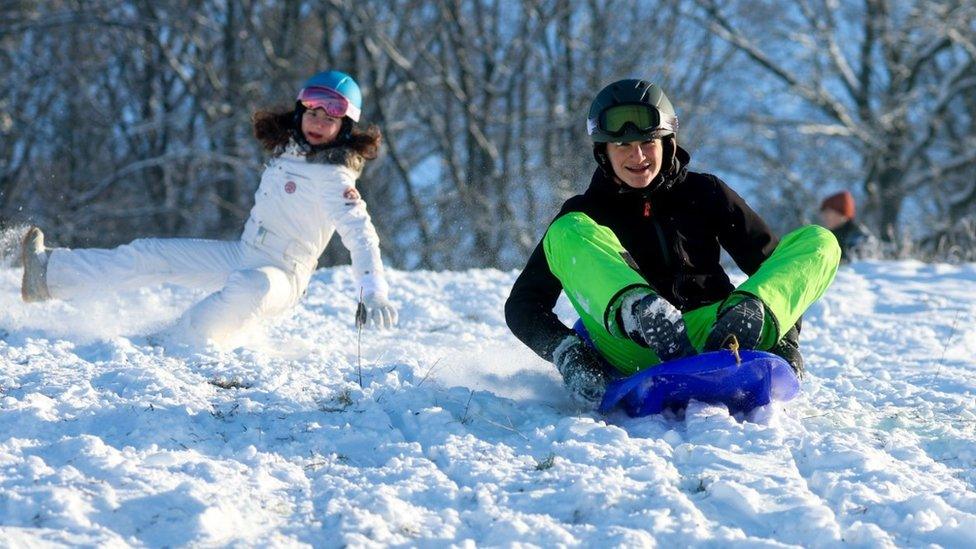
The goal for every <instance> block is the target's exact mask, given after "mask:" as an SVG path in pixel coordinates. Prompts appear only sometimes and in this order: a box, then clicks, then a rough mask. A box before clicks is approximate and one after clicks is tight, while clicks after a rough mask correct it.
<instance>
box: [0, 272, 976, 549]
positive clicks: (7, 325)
mask: <svg viewBox="0 0 976 549" xmlns="http://www.w3.org/2000/svg"><path fill="white" fill-rule="evenodd" d="M514 276H515V275H514V273H506V272H499V271H493V270H476V271H467V272H393V273H391V277H390V278H391V284H392V286H393V288H394V295H393V297H394V300H395V301H396V302H397V303H398V304H399V305H400V306H401V321H402V325H401V327H400V328H399V329H397V330H394V331H389V332H384V333H370V332H367V333H364V335H363V338H362V351H361V354H360V353H357V337H356V333H355V331H354V330H353V329H352V328H351V324H352V318H353V310H354V301H353V299H354V296H355V295H356V292H355V290H354V288H353V282H352V277H351V273H350V271H349V270H348V269H346V268H337V269H329V270H323V271H320V272H319V273H317V274H316V276H315V279H314V280H313V283H312V285H311V287H310V288H309V292H308V296H307V299H306V300H305V301H304V302H303V304H302V305H301V306H300V308H299V309H298V310H297V311H295V312H294V314H292V315H290V316H289V317H287V318H284V319H280V320H279V321H277V322H274V323H271V324H269V325H266V326H263V327H260V328H259V329H257V330H254V331H253V332H252V333H249V334H245V335H244V337H243V338H242V343H243V344H244V345H243V346H242V347H240V348H238V349H236V350H233V351H219V350H216V349H170V350H163V349H160V348H158V347H153V346H152V345H149V344H147V343H146V338H145V337H144V336H145V334H148V333H150V332H153V331H154V330H156V329H158V328H159V327H161V326H163V325H165V323H166V322H167V321H170V320H172V319H173V318H175V316H176V315H177V314H178V313H179V311H180V310H181V309H182V308H183V307H185V306H187V305H188V304H189V303H191V302H192V301H193V300H194V299H195V298H196V297H198V296H196V295H194V294H191V293H189V292H186V291H183V290H178V289H172V288H163V289H153V290H147V291H143V292H140V293H136V294H131V295H123V296H105V298H104V299H103V300H102V301H100V302H91V303H82V302H75V303H58V302H53V303H45V304H41V305H32V306H26V305H24V304H22V303H20V300H19V296H18V283H19V272H17V271H16V270H13V269H9V268H5V269H0V544H2V545H5V546H8V545H15V546H17V545H21V544H23V545H35V544H45V542H50V543H55V544H83V545H99V546H124V545H148V546H164V545H185V544H205V545H206V544H227V543H234V542H240V543H244V544H246V545H254V546H264V545H275V546H293V545H304V544H307V545H311V546H321V547H338V546H343V545H352V546H370V545H407V546H413V545H423V546H448V545H466V546H471V545H479V546H481V545H511V544H516V543H528V544H536V545H539V546H553V545H575V544H580V545H587V546H627V547H633V546H654V545H660V546H664V547H669V546H685V545H691V546H713V547H719V546H720V547H728V546H748V547H756V546H780V544H795V545H803V546H838V545H842V544H843V545H853V546H867V547H884V546H891V545H898V546H923V545H929V544H934V545H941V546H946V547H962V546H970V547H972V546H974V545H976V360H974V356H976V265H965V266H945V265H925V264H921V263H914V262H876V263H875V262H871V263H859V264H856V265H854V266H853V267H845V268H843V269H842V270H841V272H840V273H839V275H838V278H837V281H836V283H835V285H834V286H833V288H832V289H831V290H830V291H829V292H828V294H827V296H826V297H825V298H824V299H823V300H821V301H820V302H819V303H817V304H815V305H814V307H813V308H812V309H811V311H810V312H809V314H808V315H807V316H806V317H805V321H804V325H803V336H802V340H803V345H804V350H805V356H806V359H807V365H808V370H809V376H808V378H807V380H806V381H805V383H804V385H803V394H802V395H801V396H800V397H799V398H798V399H797V400H794V401H793V402H790V403H788V404H787V405H785V406H783V405H777V406H770V407H767V408H763V409H759V410H757V411H755V412H753V413H752V414H750V415H749V416H748V417H746V418H735V417H730V416H729V415H728V413H727V411H726V410H725V409H723V408H721V407H715V406H707V405H693V406H692V407H691V408H689V409H688V411H687V413H686V414H685V415H684V416H683V417H674V416H670V417H661V416H656V417H647V418H640V419H631V418H627V417H626V416H624V415H622V414H615V415H611V416H609V417H604V416H601V415H597V414H594V413H592V412H586V411H581V410H579V409H578V408H577V407H576V406H575V405H574V403H573V402H572V401H571V400H570V399H569V398H567V396H566V394H565V393H564V391H563V389H562V387H561V385H560V381H559V379H558V376H557V374H556V373H555V370H554V368H552V366H551V365H549V364H547V363H545V362H543V361H542V360H540V359H538V358H537V357H535V355H533V354H532V353H531V352H530V351H529V350H527V349H526V348H524V347H523V346H522V345H521V344H520V343H519V342H518V341H517V340H516V339H515V338H514V337H513V336H512V335H511V334H510V333H509V332H508V330H507V328H506V327H505V323H504V319H503V312H502V306H503V303H504V300H505V297H506V296H507V294H508V289H509V287H510V285H511V283H512V281H513V280H514ZM561 313H562V314H564V315H565V317H566V318H567V320H568V319H569V317H570V316H571V315H570V313H571V311H570V310H569V309H568V307H567V306H566V305H565V304H562V305H561ZM360 362H361V369H360V367H359V363H360ZM360 371H361V378H362V387H361V386H360V383H359V376H360Z"/></svg>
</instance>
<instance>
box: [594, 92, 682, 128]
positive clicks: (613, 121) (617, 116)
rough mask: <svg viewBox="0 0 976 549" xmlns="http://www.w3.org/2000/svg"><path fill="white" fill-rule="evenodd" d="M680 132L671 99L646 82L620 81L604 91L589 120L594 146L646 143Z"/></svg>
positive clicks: (597, 96) (595, 101) (595, 102)
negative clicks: (613, 143)
mask: <svg viewBox="0 0 976 549" xmlns="http://www.w3.org/2000/svg"><path fill="white" fill-rule="evenodd" d="M677 131H678V115H677V114H675V112H674V107H673V106H672V105H671V101H669V100H668V96H666V95H664V91H663V90H661V88H660V87H659V86H657V85H656V84H651V83H650V82H648V81H646V80H635V79H626V80H618V81H616V82H614V83H612V84H610V85H608V86H607V87H605V88H603V89H602V90H600V93H598V94H596V97H595V98H594V99H593V102H592V103H590V112H589V114H588V115H587V118H586V132H587V133H588V134H589V135H590V138H591V139H592V140H593V142H594V143H609V142H629V141H644V140H647V139H652V138H655V137H665V136H670V135H674V134H675V132H677Z"/></svg>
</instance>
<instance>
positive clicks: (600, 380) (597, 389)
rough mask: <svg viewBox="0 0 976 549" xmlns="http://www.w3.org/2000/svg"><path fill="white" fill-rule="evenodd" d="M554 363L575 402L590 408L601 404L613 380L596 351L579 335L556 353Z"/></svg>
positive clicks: (561, 346) (553, 357)
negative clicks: (577, 401) (608, 384)
mask: <svg viewBox="0 0 976 549" xmlns="http://www.w3.org/2000/svg"><path fill="white" fill-rule="evenodd" d="M552 362H553V364H555V365H556V369H557V370H559V373H560V374H562V376H563V384H565V385H566V388H567V389H569V391H570V393H572V395H573V397H574V398H575V399H577V400H579V401H581V403H582V404H586V405H589V406H594V407H595V406H598V405H599V404H600V401H601V400H603V393H605V392H606V391H607V383H609V382H610V381H611V380H610V376H609V375H607V372H606V370H604V367H603V364H602V362H601V361H600V356H599V355H598V354H597V353H596V351H595V350H594V349H593V348H591V347H590V346H588V345H587V344H586V343H584V342H583V340H582V339H580V338H579V336H577V335H575V334H573V335H570V336H566V338H565V339H563V340H562V341H561V342H560V343H559V345H558V346H557V347H556V350H555V351H553V353H552Z"/></svg>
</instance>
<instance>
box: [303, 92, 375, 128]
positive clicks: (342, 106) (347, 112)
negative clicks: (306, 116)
mask: <svg viewBox="0 0 976 549" xmlns="http://www.w3.org/2000/svg"><path fill="white" fill-rule="evenodd" d="M298 101H299V102H301V104H302V105H303V106H304V107H305V108H306V109H309V110H313V109H322V110H323V111H325V114H327V115H329V116H331V117H334V118H342V117H343V116H348V117H349V118H352V120H353V121H354V122H359V114H360V111H359V107H357V106H355V105H353V104H352V103H350V102H349V100H348V99H346V98H345V97H343V96H342V94H340V93H339V92H337V91H335V90H333V89H330V88H320V87H315V86H313V87H310V88H303V89H302V91H300V92H298Z"/></svg>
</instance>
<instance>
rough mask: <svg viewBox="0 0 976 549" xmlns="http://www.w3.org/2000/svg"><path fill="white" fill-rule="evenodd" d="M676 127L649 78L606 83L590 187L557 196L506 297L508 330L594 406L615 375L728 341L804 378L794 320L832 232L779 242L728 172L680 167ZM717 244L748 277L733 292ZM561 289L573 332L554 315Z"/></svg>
mask: <svg viewBox="0 0 976 549" xmlns="http://www.w3.org/2000/svg"><path fill="white" fill-rule="evenodd" d="M677 132H678V117H677V115H676V114H675V110H674V107H673V106H672V105H671V102H670V100H669V99H668V97H667V96H666V95H665V94H664V91H663V90H661V88H660V87H658V86H657V85H655V84H651V83H650V82H647V81H645V80H636V79H628V80H620V81H618V82H614V83H612V84H610V85H608V86H607V87H605V88H604V89H603V90H601V91H600V92H599V93H598V94H597V95H596V97H595V98H594V99H593V101H592V103H591V105H590V110H589V115H588V117H587V133H589V135H590V138H591V140H592V142H593V148H592V154H593V156H594V158H595V160H596V163H597V167H596V171H595V172H594V173H593V177H592V179H591V182H590V185H589V188H588V189H587V190H586V191H585V192H584V193H583V194H581V195H577V196H574V197H572V198H570V199H569V200H567V201H566V202H565V204H563V207H562V209H561V211H560V212H559V213H558V214H557V215H556V218H555V219H554V220H553V222H552V223H551V224H550V225H549V228H548V229H547V230H546V233H545V235H544V237H543V238H542V241H541V242H539V244H538V246H536V248H535V251H533V252H532V254H531V256H530V257H529V259H528V263H527V264H526V266H525V268H524V269H523V270H522V272H521V274H519V276H518V278H517V279H516V281H515V284H514V285H513V287H512V291H511V294H510V295H509V298H508V301H507V302H506V303H505V320H506V322H507V323H508V326H509V328H510V329H511V330H512V333H514V334H515V336H516V337H518V338H519V339H520V340H521V341H522V342H523V343H525V344H526V345H527V346H528V347H529V348H531V349H532V350H533V351H535V352H536V353H537V354H538V355H539V356H541V357H542V358H544V359H545V360H548V361H550V362H552V363H553V364H554V365H555V367H556V369H557V371H558V372H559V373H560V374H561V375H562V377H563V382H564V384H565V386H566V387H567V389H569V391H570V393H571V394H572V395H573V396H575V397H576V398H578V399H579V400H582V401H583V402H584V403H585V404H589V405H596V404H598V403H599V401H600V400H601V399H602V397H603V394H604V393H605V391H606V385H607V383H608V382H609V381H610V380H611V379H612V378H614V377H619V376H623V375H630V374H633V373H634V372H636V371H638V370H641V369H644V368H648V367H653V366H655V365H657V364H659V363H661V362H663V361H668V360H673V359H677V358H682V357H686V356H690V355H693V354H696V353H698V352H699V351H714V350H718V349H722V348H726V347H727V346H729V345H730V344H734V340H733V339H732V336H735V340H737V341H738V345H739V346H741V348H744V349H760V350H769V351H771V352H773V353H776V354H779V355H780V356H783V357H784V358H786V360H787V361H788V362H789V363H790V365H791V366H792V367H793V368H794V369H795V370H796V371H797V373H798V374H800V373H802V370H803V361H802V357H801V355H800V351H799V344H798V341H797V329H796V323H797V322H798V321H799V319H800V315H802V314H803V312H804V311H805V310H806V309H807V307H809V306H810V304H811V303H813V302H814V301H815V300H816V299H818V298H819V297H820V296H821V295H822V294H823V293H824V292H825V291H826V290H827V287H828V286H829V285H830V283H831V282H832V281H833V279H834V275H835V273H836V271H837V265H838V262H839V260H840V250H839V249H838V247H837V240H836V239H835V238H834V237H833V235H831V234H830V231H827V230H826V229H824V228H823V227H818V226H815V225H811V226H807V227H802V228H800V229H797V230H796V231H793V232H791V233H789V234H787V235H786V236H784V237H783V238H782V239H779V238H777V237H776V235H774V234H773V232H772V231H771V230H770V228H769V226H768V225H767V224H766V223H765V222H764V221H763V220H762V218H761V217H759V215H758V214H757V213H756V212H755V211H754V210H753V209H752V208H750V207H749V205H748V204H746V202H745V200H743V199H742V197H740V196H739V195H738V194H736V192H735V191H733V190H732V189H731V188H730V187H729V186H728V185H726V184H725V183H724V182H723V181H722V180H720V179H719V178H718V177H715V176H714V175H710V174H706V173H699V172H693V171H690V170H689V169H688V166H689V163H690V161H691V156H690V155H689V154H688V152H687V151H685V150H684V149H683V148H681V147H680V146H679V145H678V139H677ZM723 248H724V249H725V250H726V251H727V252H728V253H729V255H730V256H731V257H732V259H733V260H734V261H735V263H736V264H737V265H738V266H739V268H741V269H742V271H743V272H745V273H746V274H747V275H749V279H748V280H746V281H745V282H743V283H742V284H740V285H739V286H738V287H735V286H733V285H732V283H731V282H730V279H729V275H728V274H727V273H726V271H725V269H724V268H723V267H722V265H721V263H720V258H721V250H722V249H723ZM561 291H563V292H565V293H566V296H567V297H568V298H569V301H570V302H571V303H572V304H573V307H574V308H575V310H576V312H577V314H579V316H580V322H581V324H582V327H581V328H579V329H577V330H574V329H571V328H568V327H566V326H565V325H564V324H563V323H562V322H561V321H560V320H559V318H558V317H557V316H556V314H555V313H554V312H553V310H552V309H553V306H554V305H555V304H556V301H557V299H558V297H559V294H560V292H561ZM578 326H579V324H578Z"/></svg>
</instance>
